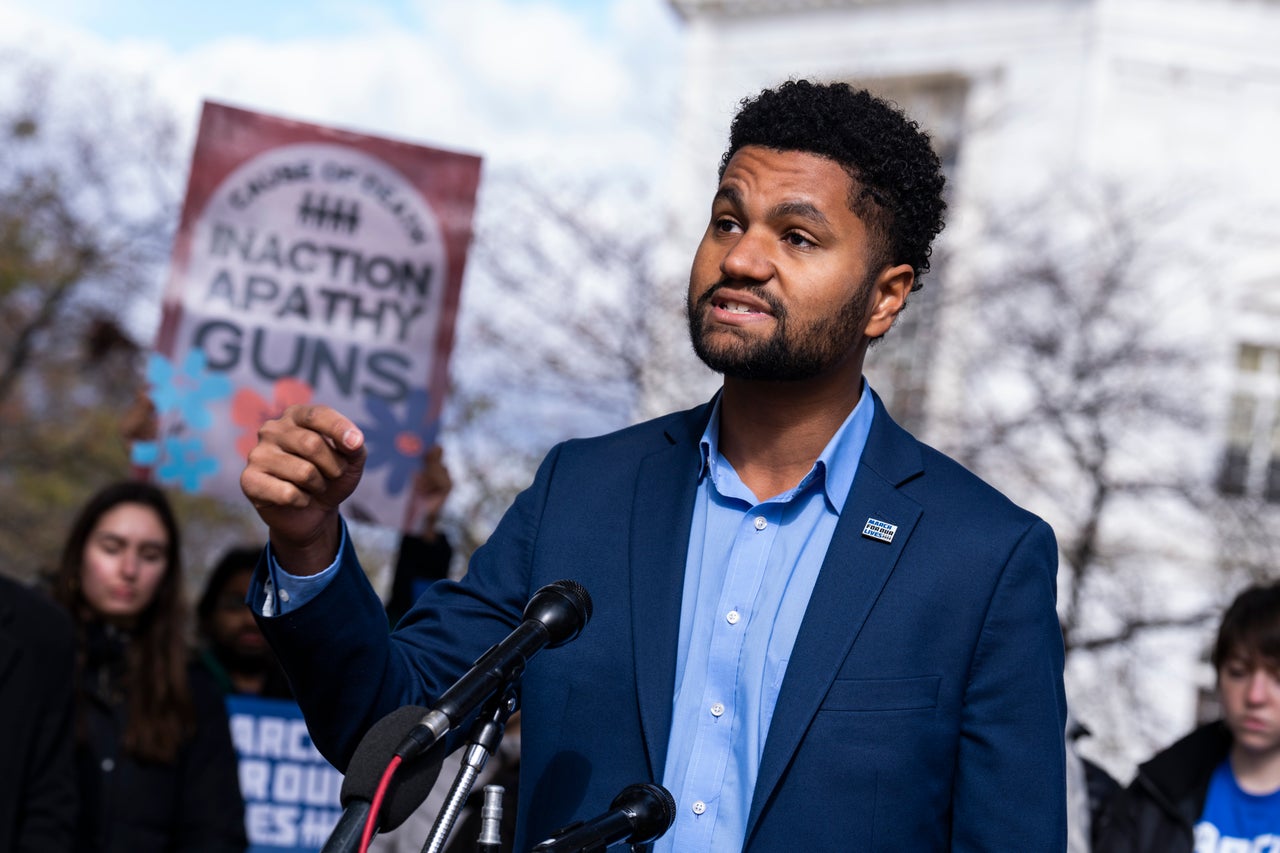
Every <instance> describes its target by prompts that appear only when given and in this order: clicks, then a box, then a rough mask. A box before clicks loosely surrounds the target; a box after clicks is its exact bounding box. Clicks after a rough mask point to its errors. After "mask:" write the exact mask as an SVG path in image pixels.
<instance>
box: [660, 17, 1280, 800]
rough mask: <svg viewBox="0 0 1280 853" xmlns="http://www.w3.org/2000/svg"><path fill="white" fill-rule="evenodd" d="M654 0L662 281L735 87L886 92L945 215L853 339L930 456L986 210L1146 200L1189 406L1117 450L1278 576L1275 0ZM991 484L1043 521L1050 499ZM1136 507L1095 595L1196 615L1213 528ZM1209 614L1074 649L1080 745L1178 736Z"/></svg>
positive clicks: (1136, 751)
mask: <svg viewBox="0 0 1280 853" xmlns="http://www.w3.org/2000/svg"><path fill="white" fill-rule="evenodd" d="M670 2H671V5H672V6H673V8H674V9H675V10H676V11H677V13H678V14H679V15H680V16H681V18H682V19H683V20H684V22H685V25H686V27H687V31H686V45H687V51H688V53H687V59H686V79H685V84H684V86H683V88H682V104H681V118H680V126H679V127H680V129H679V133H678V137H677V138H678V140H679V142H678V146H677V148H676V152H677V153H676V158H675V164H674V166H673V168H672V171H671V175H670V178H671V180H670V183H669V187H670V191H669V195H670V198H671V203H672V210H673V211H674V215H675V216H676V221H677V225H676V234H677V235H678V236H677V239H675V240H673V244H675V245H673V248H672V258H673V259H675V258H678V259H679V260H678V261H676V260H673V262H672V264H673V265H672V267H671V277H672V278H673V279H674V280H676V281H681V280H683V278H684V277H685V275H686V274H687V267H686V268H682V267H681V266H680V265H683V264H686V263H687V259H688V257H689V251H690V247H692V246H693V245H694V244H695V243H696V241H697V239H698V235H699V234H700V233H701V231H702V229H703V227H704V226H705V218H704V217H705V215H706V208H707V204H708V203H709V199H710V194H711V188H712V187H713V186H714V184H715V170H716V168H717V166H718V164H719V157H720V153H721V152H722V151H723V148H724V144H725V141H726V139H727V132H726V131H727V127H728V123H729V120H730V118H731V116H732V114H733V112H734V109H735V107H736V105H737V102H738V101H739V100H740V99H741V98H742V97H743V96H745V95H748V94H752V93H754V92H756V91H758V90H760V89H761V88H763V87H766V86H771V85H774V84H776V83H778V82H781V81H782V80H785V79H788V78H797V77H809V78H813V79H823V80H846V81H849V82H853V83H856V84H859V85H864V86H867V87H868V88H871V89H873V90H874V91H877V92H879V93H881V94H883V95H886V96H888V97H889V98H891V99H892V100H894V101H896V102H897V103H899V104H900V105H902V106H903V107H904V108H905V109H906V110H907V112H908V113H910V114H911V115H912V116H914V117H915V118H916V119H918V120H919V121H920V122H921V124H922V125H923V126H924V127H926V129H928V130H929V131H930V133H931V134H932V135H933V137H934V140H935V144H936V146H937V149H938V151H939V153H940V155H941V156H942V158H943V160H944V163H945V165H946V167H947V170H948V174H949V178H950V192H951V196H950V204H951V210H950V214H949V217H948V219H949V225H948V228H947V231H946V232H944V235H943V238H942V241H941V244H940V246H939V252H938V253H937V254H936V257H937V258H938V262H937V263H936V264H935V272H934V273H931V274H930V275H929V276H928V277H926V280H925V281H926V289H925V290H924V291H922V292H921V293H920V294H916V296H914V297H913V299H916V300H918V302H919V305H918V307H916V306H913V307H916V310H915V311H914V312H908V314H907V315H906V317H905V321H904V323H903V324H902V326H901V328H899V329H896V330H895V331H894V332H893V333H891V335H890V337H891V338H892V337H894V336H897V338H898V341H897V342H896V343H893V344H892V345H886V346H885V347H882V348H878V349H876V350H873V352H872V353H871V355H870V356H869V359H868V364H869V374H870V375H871V377H872V380H873V383H874V384H875V385H876V387H877V390H879V391H880V392H881V394H882V396H884V397H885V399H886V402H887V403H888V404H889V406H890V409H891V411H893V412H894V413H895V415H896V416H897V417H898V418H899V420H902V421H904V422H905V423H906V424H907V425H909V426H910V427H911V428H912V429H913V430H915V431H916V432H917V434H919V435H921V437H922V438H924V439H925V440H927V441H931V442H933V443H937V444H940V445H942V446H944V447H946V446H947V445H948V428H949V425H950V424H953V423H955V422H956V419H957V416H958V413H962V412H963V411H964V410H965V409H964V407H965V406H966V405H969V404H970V400H969V398H968V396H967V395H968V393H969V392H968V391H967V390H966V385H965V382H964V380H965V378H966V377H965V376H964V375H957V374H958V372H960V371H963V370H964V368H963V367H962V365H963V364H964V361H965V355H966V352H965V347H966V346H967V344H966V343H965V341H966V339H965V338H964V336H963V334H962V331H963V330H964V329H965V328H967V327H969V326H970V325H971V324H973V323H975V322H976V323H978V324H981V323H982V322H983V320H984V316H983V315H982V312H981V311H979V312H977V313H976V314H975V313H973V312H972V310H971V309H966V308H964V307H961V306H962V305H963V300H954V299H952V298H950V297H952V296H956V295H961V296H963V294H964V293H965V292H966V291H972V289H973V288H974V287H975V286H976V284H977V283H978V282H980V281H981V280H982V279H983V277H984V276H987V275H988V274H989V269H988V268H987V267H984V264H987V263H991V262H992V259H991V257H989V256H984V255H983V254H982V253H981V252H980V251H979V250H978V248H977V247H978V245H979V243H980V238H979V236H978V235H979V233H980V232H981V231H982V228H983V227H984V225H985V224H986V222H987V220H989V219H990V217H991V215H992V212H993V211H1006V212H1007V211H1010V210H1014V209H1017V208H1018V207H1019V206H1030V207H1029V209H1034V210H1035V211H1036V212H1037V213H1038V215H1039V216H1041V217H1043V218H1044V219H1045V220H1047V221H1048V220H1054V219H1055V218H1058V217H1061V222H1062V228H1063V230H1070V228H1071V224H1070V223H1071V219H1070V214H1069V213H1068V212H1066V211H1065V210H1064V209H1062V206H1063V200H1064V199H1065V198H1066V197H1067V196H1069V195H1071V194H1072V193H1073V192H1074V191H1076V190H1079V189H1080V188H1081V187H1085V186H1090V185H1098V186H1101V185H1107V186H1112V187H1120V188H1122V189H1123V192H1124V194H1125V195H1126V196H1130V197H1135V198H1141V199H1144V200H1148V201H1155V202H1158V203H1159V204H1161V205H1163V206H1164V207H1165V209H1166V212H1171V213H1170V215H1169V216H1168V218H1167V220H1161V222H1162V224H1161V226H1160V227H1159V228H1156V227H1155V225H1154V223H1153V224H1152V227H1151V229H1150V231H1151V234H1149V235H1147V236H1149V237H1151V238H1152V239H1155V237H1156V235H1157V233H1158V236H1159V239H1160V241H1161V243H1160V245H1162V246H1173V247H1176V250H1177V252H1178V254H1177V255H1176V256H1175V255H1174V253H1173V252H1169V253H1167V254H1166V256H1165V257H1166V259H1167V260H1169V261H1170V263H1168V264H1164V265H1161V266H1159V267H1152V269H1151V274H1150V275H1142V274H1139V275H1137V276H1136V277H1135V278H1136V280H1137V281H1140V282H1141V287H1135V288H1133V290H1134V292H1132V293H1131V294H1128V298H1129V299H1131V300H1133V301H1134V302H1135V303H1136V304H1137V305H1139V306H1150V308H1151V311H1152V316H1153V321H1152V322H1153V324H1154V323H1156V322H1157V320H1155V319H1154V318H1155V317H1156V316H1157V315H1158V316H1159V317H1160V318H1161V320H1159V322H1161V323H1165V324H1172V325H1167V328H1165V331H1166V332H1168V333H1170V334H1169V337H1168V339H1170V340H1173V341H1175V345H1176V346H1178V347H1180V348H1181V349H1183V351H1185V352H1188V353H1191V354H1193V355H1194V357H1195V360H1196V361H1197V362H1198V364H1199V365H1200V367H1201V369H1202V372H1201V373H1197V374H1194V375H1188V376H1187V377H1186V385H1187V386H1188V387H1186V388H1185V396H1186V399H1187V400H1188V408H1193V406H1192V404H1193V403H1194V404H1195V405H1194V407H1195V408H1200V409H1203V411H1204V412H1205V414H1206V419H1205V421H1204V424H1203V426H1202V427H1201V428H1199V429H1198V430H1196V431H1194V433H1192V440H1187V439H1186V434H1185V433H1184V434H1183V435H1184V438H1183V439H1182V440H1181V443H1180V444H1178V445H1177V446H1167V445H1164V444H1161V443H1160V442H1158V441H1156V440H1155V437H1154V435H1153V436H1152V440H1151V442H1150V445H1151V446H1148V447H1138V448H1137V449H1131V450H1129V451H1127V452H1128V453H1130V454H1131V455H1132V456H1133V457H1134V458H1133V461H1132V464H1134V465H1141V466H1147V467H1146V470H1148V471H1149V470H1150V466H1151V465H1153V464H1155V465H1164V466H1166V467H1167V468H1168V469H1169V470H1171V471H1172V470H1176V471H1177V472H1178V473H1181V474H1188V473H1189V474H1191V475H1192V477H1193V478H1195V479H1198V480H1199V481H1201V482H1202V483H1204V484H1206V485H1209V484H1214V487H1215V488H1216V491H1217V492H1218V493H1219V494H1223V493H1225V494H1231V495H1234V496H1235V497H1233V498H1232V499H1231V500H1233V501H1235V502H1236V504H1237V506H1246V507H1248V508H1249V509H1250V510H1251V511H1256V512H1257V513H1258V515H1257V516H1256V519H1255V521H1254V525H1256V526H1252V527H1249V528H1248V529H1246V530H1244V534H1245V535H1246V536H1252V535H1254V534H1259V533H1262V534H1266V536H1264V537H1263V538H1264V539H1265V538H1267V537H1269V539H1270V542H1271V543H1272V544H1271V545H1270V546H1265V545H1264V546H1262V547H1260V549H1257V548H1255V550H1254V552H1253V557H1252V559H1253V560H1254V562H1255V565H1254V566H1253V571H1254V572H1255V574H1256V573H1257V572H1258V571H1259V569H1262V570H1264V571H1269V572H1270V573H1271V574H1272V575H1274V576H1280V564H1277V563H1276V562H1274V558H1275V554H1276V549H1275V547H1274V543H1275V541H1276V540H1277V538H1280V535H1277V532H1276V531H1277V530H1280V515H1278V514H1277V511H1278V510H1280V239H1278V238H1280V145H1278V143H1277V140H1280V0H670ZM1136 225H1137V226H1139V227H1138V228H1137V230H1138V231H1142V230H1143V229H1142V227H1141V226H1142V225H1143V223H1141V222H1139V223H1136ZM1053 227H1054V226H1053V224H1052V223H1051V222H1047V223H1046V228H1048V229H1049V230H1050V231H1052V230H1053ZM939 293H941V294H943V296H938V294H939ZM930 294H933V295H932V296H930ZM1063 322H1071V321H1070V320H1067V319H1064V320H1063ZM1046 464H1047V465H1048V464H1051V463H1049V462H1048V460H1046ZM997 484H998V485H1002V487H1005V485H1006V484H1003V483H1000V482H997ZM1077 485H1079V486H1080V487H1083V486H1084V485H1086V484H1084V483H1080V484H1077ZM1007 490H1009V491H1010V492H1011V494H1012V496H1013V497H1014V498H1015V499H1016V500H1019V502H1022V503H1024V504H1027V505H1029V506H1030V507H1031V508H1032V509H1034V510H1036V511H1038V512H1040V513H1041V514H1043V515H1045V517H1046V518H1048V519H1049V520H1050V521H1051V522H1054V523H1055V527H1057V526H1058V524H1059V523H1062V522H1064V518H1063V517H1061V515H1060V514H1061V513H1062V512H1063V510H1062V509H1061V508H1060V507H1056V506H1055V505H1054V504H1053V502H1052V501H1049V502H1045V501H1043V500H1042V499H1041V498H1039V497H1037V496H1035V495H1030V494H1028V495H1023V494H1018V493H1017V492H1016V491H1014V490H1013V489H1007ZM1170 517H1172V518H1178V519H1179V520H1178V521H1176V522H1172V523H1171V522H1170V521H1169V520H1168V519H1169V518H1170ZM1153 519H1154V515H1153V517H1150V518H1149V517H1146V513H1145V512H1144V511H1143V504H1142V503H1141V502H1137V503H1135V502H1130V503H1129V504H1128V505H1127V508H1125V509H1122V510H1119V511H1117V513H1115V514H1114V515H1113V517H1110V518H1108V519H1107V521H1108V522H1112V521H1114V522H1115V524H1114V526H1115V527H1117V528H1122V529H1123V531H1124V533H1125V536H1124V537H1117V536H1112V538H1111V539H1110V540H1109V541H1110V542H1111V544H1112V545H1113V546H1115V547H1116V548H1119V549H1122V550H1126V551H1127V552H1128V553H1127V554H1126V555H1125V557H1124V559H1118V560H1117V561H1116V563H1115V565H1114V567H1113V568H1115V569H1116V571H1117V572H1118V574H1117V577H1118V578H1119V581H1117V583H1116V584H1113V586H1112V588H1111V592H1110V594H1111V595H1113V596H1116V595H1118V596H1126V595H1127V596H1141V597H1150V598H1151V599H1152V601H1151V604H1152V607H1151V611H1150V612H1152V613H1159V614H1165V615H1168V614H1175V615H1176V614H1187V613H1192V612H1195V611H1197V610H1199V611H1201V612H1205V611H1212V612H1213V613H1215V614H1216V612H1217V608H1220V607H1221V606H1222V604H1223V603H1225V602H1226V601H1229V600H1230V598H1231V597H1232V595H1234V593H1235V591H1237V589H1238V588H1239V585H1240V584H1242V583H1243V580H1242V577H1243V576H1242V575H1241V574H1239V573H1236V574H1228V575H1225V576H1224V574H1223V573H1222V571H1220V568H1219V567H1220V564H1222V563H1223V562H1228V563H1230V562H1232V561H1234V560H1237V559H1238V557H1239V555H1238V554H1236V553H1235V552H1232V553H1231V554H1227V553H1226V552H1224V551H1223V550H1221V549H1220V547H1219V545H1220V541H1221V539H1220V537H1218V536H1216V535H1214V533H1215V532H1217V533H1221V530H1218V529H1217V528H1218V527H1220V525H1219V523H1218V522H1217V521H1216V520H1215V519H1214V518H1212V517H1210V516H1197V515H1196V514H1194V513H1191V514H1188V512H1187V510H1186V509H1185V507H1183V508H1180V509H1175V510H1174V511H1173V513H1172V515H1168V514H1165V515H1160V516H1159V519H1160V520H1158V521H1157V520H1153ZM1257 526H1261V527H1263V528H1266V529H1263V530H1259V529H1258V527H1257ZM1268 548H1269V550H1268ZM1135 567H1136V568H1135ZM1139 574H1141V575H1142V577H1143V580H1142V582H1137V581H1136V580H1135V578H1136V577H1137V576H1138V575H1139ZM1126 578H1127V579H1128V580H1126ZM1067 592H1068V591H1067V590H1065V589H1064V590H1063V591H1062V592H1061V594H1060V598H1062V597H1064V596H1065V595H1066V594H1067ZM1090 608H1091V605H1090V602H1089V601H1088V600H1087V599H1086V600H1085V601H1084V602H1083V603H1082V610H1081V612H1082V623H1083V624H1084V626H1085V628H1090V629H1092V630H1096V631H1099V632H1101V633H1104V634H1105V633H1106V631H1107V630H1109V628H1111V627H1114V626H1109V625H1108V624H1107V620H1106V618H1103V617H1099V621H1098V624H1093V625H1090V624H1089V613H1090V612H1092V611H1091V609H1090ZM1153 618H1154V617H1153ZM1213 628H1214V624H1213V623H1212V621H1211V620H1210V621H1209V622H1202V623H1200V624H1199V625H1198V626H1193V627H1191V628H1186V629H1180V630H1166V631H1146V632H1144V633H1142V634H1141V637H1142V638H1143V639H1141V640H1139V641H1137V642H1135V643H1132V644H1129V645H1127V646H1125V647H1124V648H1120V649H1116V650H1113V651H1112V652H1110V653H1100V654H1097V655H1089V654H1074V655H1073V659H1072V661H1071V663H1070V664H1069V667H1068V695H1069V698H1071V699H1072V700H1073V703H1074V707H1075V708H1076V710H1077V711H1078V712H1080V713H1081V715H1082V716H1083V717H1084V718H1085V719H1086V721H1087V722H1088V723H1089V724H1090V725H1091V727H1092V728H1094V729H1095V734H1096V737H1095V738H1094V741H1093V745H1092V747H1090V746H1088V745H1086V747H1085V751H1086V753H1092V754H1093V755H1094V757H1096V758H1098V759H1099V760H1101V761H1102V762H1103V763H1104V764H1105V765H1107V766H1108V767H1109V768H1110V769H1112V770H1113V772H1115V773H1116V774H1117V775H1118V776H1120V777H1121V778H1122V779H1125V778H1127V777H1128V775H1129V773H1130V772H1131V771H1132V767H1133V763H1134V762H1136V761H1138V760H1141V759H1142V758H1144V757H1146V756H1147V755H1149V754H1150V752H1151V751H1152V750H1153V749H1154V748H1155V747H1156V746H1158V745H1161V744H1163V743H1167V742H1169V741H1170V740H1172V739H1173V738H1174V737H1175V736H1177V735H1178V734H1180V733H1181V732H1182V731H1184V730H1186V729H1187V728H1189V727H1190V726H1191V725H1192V724H1193V722H1194V720H1195V717H1196V714H1197V707H1198V706H1197V701H1198V692H1200V691H1202V690H1203V689H1204V688H1207V687H1210V686H1211V682H1212V673H1211V672H1210V671H1209V668H1208V667H1207V665H1206V664H1204V663H1203V662H1202V655H1203V653H1204V650H1205V646H1206V643H1207V642H1208V641H1209V638H1210V636H1211V634H1212V630H1213ZM1082 634H1084V635H1085V636H1086V637H1087V635H1088V631H1085V630H1084V629H1082ZM1125 677H1132V678H1137V679H1139V681H1140V686H1139V687H1138V689H1137V690H1136V692H1135V693H1134V694H1133V695H1135V696H1137V697H1138V702H1139V706H1138V707H1135V706H1134V705H1133V704H1132V702H1131V701H1130V700H1128V699H1125V698H1124V692H1123V691H1118V690H1113V691H1112V693H1113V696H1112V697H1111V699H1108V698H1107V689H1108V685H1109V684H1110V685H1111V686H1112V687H1114V686H1115V685H1114V683H1113V681H1114V680H1115V679H1117V678H1125ZM1201 698H1202V697H1201Z"/></svg>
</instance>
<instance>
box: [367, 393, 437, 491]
mask: <svg viewBox="0 0 1280 853" xmlns="http://www.w3.org/2000/svg"><path fill="white" fill-rule="evenodd" d="M430 402H431V395H429V394H428V393H427V392H426V391H424V390H422V389H416V390H413V391H410V392H409V394H408V396H407V397H405V399H404V401H403V404H402V405H403V416H402V417H401V416H398V414H397V408H399V407H393V406H392V404H391V403H389V402H388V401H387V400H385V399H383V398H382V397H373V396H367V397H365V409H366V410H367V411H368V412H369V414H370V415H371V416H372V417H373V419H374V420H373V423H366V424H361V425H360V429H361V430H363V431H364V436H365V447H366V448H367V449H368V457H367V459H366V460H365V469H366V470H374V469H377V468H381V467H383V466H389V467H390V473H389V474H388V475H387V493H388V494H392V495H398V494H400V493H401V492H402V491H404V487H405V486H406V485H407V484H408V483H409V481H410V480H411V479H412V477H413V474H414V473H415V472H416V471H417V470H418V468H419V467H420V466H421V464H422V456H423V454H424V453H425V452H426V450H427V448H428V447H430V446H431V445H432V443H433V442H434V441H435V433H436V424H434V423H429V422H428V421H427V412H428V409H429V406H430Z"/></svg>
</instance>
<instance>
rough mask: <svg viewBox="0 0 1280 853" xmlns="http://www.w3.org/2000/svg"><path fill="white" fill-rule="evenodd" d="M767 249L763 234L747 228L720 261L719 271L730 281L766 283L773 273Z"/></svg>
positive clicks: (771, 261)
mask: <svg viewBox="0 0 1280 853" xmlns="http://www.w3.org/2000/svg"><path fill="white" fill-rule="evenodd" d="M768 248H769V247H768V240H767V238H766V237H765V235H764V234H763V232H762V231H760V230H753V229H750V228H748V229H747V230H746V231H744V232H743V233H742V235H741V236H739V237H738V239H737V240H736V241H735V242H734V244H733V245H732V246H731V247H730V248H729V251H727V252H726V253H725V256H724V258H722V259H721V261H720V271H721V272H722V273H724V276H725V278H726V279H729V280H731V281H732V280H737V281H768V280H769V279H770V278H772V277H773V272H774V269H773V260H772V258H771V257H770V254H769V251H768Z"/></svg>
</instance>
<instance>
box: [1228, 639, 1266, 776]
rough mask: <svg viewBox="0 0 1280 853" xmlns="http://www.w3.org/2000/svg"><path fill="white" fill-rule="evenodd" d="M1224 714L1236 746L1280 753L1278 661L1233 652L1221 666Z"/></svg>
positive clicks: (1258, 752)
mask: <svg viewBox="0 0 1280 853" xmlns="http://www.w3.org/2000/svg"><path fill="white" fill-rule="evenodd" d="M1218 693H1219V695H1220V696H1221V698H1222V716H1223V719H1224V720H1225V721H1226V724H1227V728H1229V729H1230V730H1231V734H1232V735H1233V736H1234V737H1235V748H1236V749H1243V750H1246V751H1247V752H1249V753H1252V754H1255V755H1259V756H1264V755H1280V671H1277V662H1276V661H1267V660H1263V659H1259V658H1257V657H1254V656H1250V657H1245V656H1241V655H1233V656H1231V657H1229V658H1227V660H1226V662H1225V663H1224V664H1223V665H1222V667H1221V668H1220V669H1219V670H1218Z"/></svg>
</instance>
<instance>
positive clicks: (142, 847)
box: [76, 636, 248, 853]
mask: <svg viewBox="0 0 1280 853" xmlns="http://www.w3.org/2000/svg"><path fill="white" fill-rule="evenodd" d="M89 645H90V648H89V652H88V655H87V660H86V664H85V670H84V672H83V673H82V678H83V679H84V680H83V682H82V685H83V687H84V691H83V694H82V695H83V701H84V704H85V708H84V709H83V711H84V713H83V719H82V725H83V732H82V738H81V740H80V743H79V744H78V749H77V756H76V758H77V765H78V771H79V777H80V792H81V804H82V808H81V820H80V830H79V833H78V835H79V837H78V840H77V848H76V849H77V850H78V851H81V853H240V851H243V850H244V849H245V848H246V847H247V846H248V842H247V840H246V837H245V827H244V801H243V800H242V799H241V797H240V783H239V778H238V772H237V769H236V756H235V751H234V750H233V748H232V745H231V729H230V724H229V722H228V720H227V710H226V705H225V704H224V702H223V698H222V694H221V692H220V691H219V690H218V687H217V685H216V683H215V682H214V680H213V678H212V677H211V676H210V675H209V673H208V671H207V670H205V668H204V667H203V666H200V665H199V664H196V663H193V664H192V665H191V666H189V667H188V668H187V675H188V678H189V679H190V687H191V698H192V701H193V703H194V704H195V710H196V729H195V733H194V735H193V736H192V737H191V739H190V740H188V741H187V742H186V743H184V744H183V745H182V748H181V749H180V750H179V753H178V757H177V759H176V760H175V761H173V762H169V763H164V764H160V763H155V762H143V761H140V760H138V759H136V758H134V757H133V756H131V755H129V754H128V753H126V752H125V751H124V749H123V737H124V731H125V721H126V716H125V715H126V712H127V703H126V702H125V701H124V697H123V696H122V695H121V693H120V691H119V686H118V685H119V672H120V666H121V662H122V656H123V647H122V646H121V645H120V644H119V642H118V641H117V640H116V639H115V638H112V637H110V636H98V637H95V638H91V640H90V644H89Z"/></svg>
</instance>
